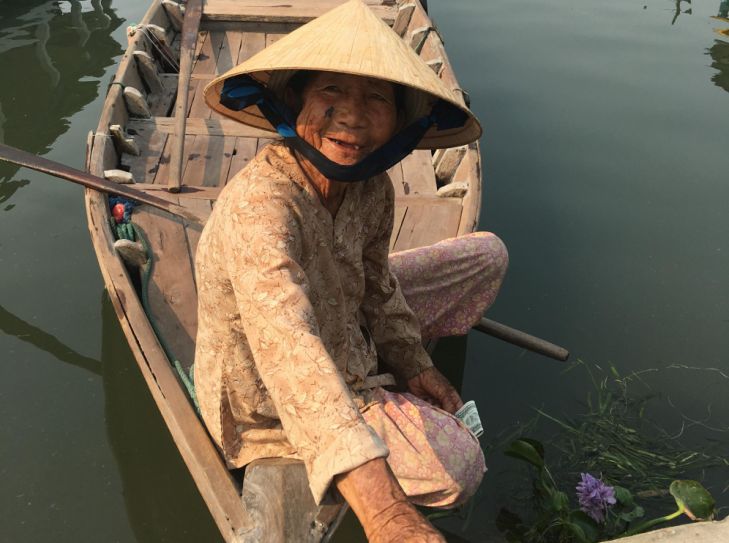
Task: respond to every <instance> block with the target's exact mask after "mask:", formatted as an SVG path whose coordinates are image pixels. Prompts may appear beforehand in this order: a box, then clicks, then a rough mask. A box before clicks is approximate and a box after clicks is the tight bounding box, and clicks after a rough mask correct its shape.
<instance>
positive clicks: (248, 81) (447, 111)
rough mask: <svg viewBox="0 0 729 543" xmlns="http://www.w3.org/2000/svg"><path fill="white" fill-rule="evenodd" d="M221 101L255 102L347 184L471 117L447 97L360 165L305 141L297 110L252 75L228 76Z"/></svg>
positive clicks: (290, 139)
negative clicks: (332, 156)
mask: <svg viewBox="0 0 729 543" xmlns="http://www.w3.org/2000/svg"><path fill="white" fill-rule="evenodd" d="M220 103H221V104H222V105H224V106H225V107H227V108H228V109H231V110H233V111H241V110H243V109H245V108H247V107H249V106H252V105H256V106H258V109H259V110H260V111H261V113H262V114H263V115H264V116H265V117H266V119H267V120H268V122H269V123H271V125H272V126H273V127H275V128H276V132H278V133H279V134H280V135H281V137H282V138H283V139H284V141H285V142H286V143H287V144H288V145H289V146H290V147H291V148H293V149H295V150H296V151H298V152H299V153H301V154H302V155H303V156H304V157H305V158H306V159H307V160H308V161H309V162H311V163H312V164H313V165H314V167H315V168H316V169H317V170H319V171H320V172H321V173H322V175H324V176H325V177H327V178H328V179H333V180H335V181H342V182H345V183H352V182H358V181H366V180H367V179H369V178H371V177H374V176H375V175H378V174H380V173H382V172H384V171H385V170H387V169H389V168H391V167H392V166H394V165H395V164H397V163H398V162H400V161H401V160H402V159H404V158H405V157H406V156H407V155H409V154H410V153H411V152H412V151H413V150H414V149H415V147H416V146H417V145H418V143H420V140H421V139H423V136H424V135H425V133H426V132H427V131H428V130H429V129H430V128H431V127H432V126H433V125H436V126H437V127H438V130H446V129H450V128H459V127H462V126H463V125H464V124H465V123H466V121H467V120H468V116H467V115H466V113H464V112H463V111H461V110H460V109H459V108H457V107H455V106H453V105H452V104H450V103H448V102H446V101H445V100H438V102H436V104H435V105H434V106H433V109H432V110H431V112H430V115H425V116H423V117H421V118H419V119H417V120H416V121H415V122H413V123H411V124H410V125H409V126H407V127H405V128H403V129H402V130H401V131H400V132H398V133H397V134H395V135H394V136H393V137H392V138H390V140H389V141H388V142H387V143H385V144H384V145H382V146H380V147H378V148H377V149H375V150H374V151H372V152H371V153H370V154H369V155H367V156H366V157H365V158H363V159H362V160H360V161H359V162H357V164H352V165H350V166H345V165H342V164H338V163H336V162H333V161H332V160H329V159H328V158H327V157H325V156H324V155H323V154H321V153H320V152H319V151H318V150H317V149H315V148H314V147H312V146H311V145H310V144H309V143H308V142H307V141H305V140H303V139H302V138H301V137H300V136H299V135H298V134H297V133H296V129H295V126H296V118H295V116H294V114H293V112H292V111H291V110H290V109H289V108H288V107H287V106H286V105H285V104H284V103H283V102H282V101H281V100H279V99H278V98H277V97H276V96H275V95H274V94H273V93H272V92H271V91H269V90H268V89H267V88H265V87H264V86H263V85H261V84H260V83H258V82H257V81H256V80H255V79H253V78H252V77H250V76H248V75H239V76H236V77H231V78H229V79H226V80H225V83H224V85H223V90H222V92H221V93H220Z"/></svg>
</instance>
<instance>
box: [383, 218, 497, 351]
mask: <svg viewBox="0 0 729 543" xmlns="http://www.w3.org/2000/svg"><path fill="white" fill-rule="evenodd" d="M508 264H509V256H508V253H507V250H506V247H505V245H504V243H503V242H502V241H501V240H500V239H499V238H498V237H497V236H496V235H494V234H492V233H490V232H474V233H473V234H469V235H466V236H461V237H458V238H450V239H446V240H443V241H440V242H438V243H435V244H433V245H429V246H427V247H419V248H417V249H410V250H408V251H401V252H398V253H393V254H391V255H390V269H391V270H392V272H393V273H394V274H395V276H396V277H397V279H398V281H399V282H400V286H401V288H402V291H403V294H404V295H405V299H406V300H407V303H408V305H409V306H410V308H411V309H412V310H413V312H414V313H415V316H416V317H417V318H418V320H419V322H420V331H421V334H422V336H423V338H436V337H445V336H458V335H463V334H466V333H467V332H468V330H469V329H470V328H471V326H473V325H474V324H475V323H476V322H478V320H479V319H480V318H481V317H482V316H483V313H484V312H485V311H486V309H488V308H489V307H490V306H491V304H492V303H493V302H494V300H495V299H496V295H497V294H498V292H499V288H501V282H502V281H503V279H504V275H505V274H506V268H507V267H508Z"/></svg>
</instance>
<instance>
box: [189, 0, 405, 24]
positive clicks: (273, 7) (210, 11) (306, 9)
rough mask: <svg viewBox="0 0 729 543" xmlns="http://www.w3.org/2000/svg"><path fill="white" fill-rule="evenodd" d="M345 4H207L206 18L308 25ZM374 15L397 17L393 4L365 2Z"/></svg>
mask: <svg viewBox="0 0 729 543" xmlns="http://www.w3.org/2000/svg"><path fill="white" fill-rule="evenodd" d="M343 2H344V0H309V1H306V2H302V1H300V0H297V1H290V2H279V1H277V0H206V2H205V10H204V12H203V18H204V19H205V20H209V21H242V22H243V21H256V22H266V23H306V22H308V21H310V20H312V19H314V18H316V17H318V16H319V15H323V14H324V13H326V12H327V11H330V10H331V9H333V8H335V7H337V6H338V5H340V4H342V3H343ZM365 3H366V4H368V5H369V6H370V8H371V9H372V11H373V12H374V13H375V14H376V15H377V16H378V17H380V18H381V19H383V20H384V21H385V22H387V23H388V24H392V23H393V21H394V20H395V16H396V15H397V10H396V9H395V6H394V2H387V4H388V5H384V4H385V3H384V2H380V1H378V0H365Z"/></svg>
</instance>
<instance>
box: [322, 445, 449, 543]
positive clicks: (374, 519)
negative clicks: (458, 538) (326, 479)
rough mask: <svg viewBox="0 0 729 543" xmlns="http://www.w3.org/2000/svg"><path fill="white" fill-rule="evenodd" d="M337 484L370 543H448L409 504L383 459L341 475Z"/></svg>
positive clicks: (337, 478) (336, 480)
mask: <svg viewBox="0 0 729 543" xmlns="http://www.w3.org/2000/svg"><path fill="white" fill-rule="evenodd" d="M334 481H335V483H336V485H337V489H338V490H339V492H341V494H342V496H344V498H345V499H346V500H347V503H349V505H350V507H351V508H352V510H353V511H354V513H355V514H356V515H357V518H358V519H359V521H360V523H361V524H362V527H363V528H364V531H365V534H366V535H367V540H368V541H369V542H370V543H394V542H396V541H398V542H399V541H407V542H409V543H445V539H444V538H443V536H442V535H441V534H440V533H438V532H437V531H436V529H435V528H433V525H432V524H430V522H428V520H427V519H426V518H425V517H424V516H423V515H421V514H420V513H419V512H418V510H417V509H416V508H415V507H414V506H413V505H412V504H411V503H410V502H409V501H408V499H407V496H405V493H404V492H403V491H402V489H401V488H400V485H399V484H398V482H397V479H395V476H394V475H393V473H392V471H391V470H390V467H389V466H388V465H387V462H385V460H384V459H383V458H377V459H375V460H370V461H369V462H367V463H365V464H362V465H361V466H359V467H357V468H355V469H353V470H352V471H349V472H347V473H344V474H342V475H337V477H336V478H335V479H334Z"/></svg>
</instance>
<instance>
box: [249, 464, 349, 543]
mask: <svg viewBox="0 0 729 543" xmlns="http://www.w3.org/2000/svg"><path fill="white" fill-rule="evenodd" d="M242 499H243V503H244V504H245V506H246V509H247V510H248V513H249V514H250V515H251V517H252V519H253V522H254V524H255V525H256V526H257V527H258V528H257V529H256V531H255V532H253V533H251V534H249V536H248V537H249V539H244V541H245V543H283V542H288V541H291V542H294V541H296V542H297V543H318V542H319V541H321V539H322V537H323V536H324V535H325V533H326V532H327V529H328V527H329V526H330V524H331V523H333V522H335V520H336V518H337V516H338V515H339V513H340V511H341V509H342V508H343V507H344V504H343V503H334V502H330V503H322V505H321V506H317V505H316V504H315V503H314V498H313V496H312V495H311V491H310V490H309V483H308V480H307V477H306V470H305V469H304V464H303V463H302V462H301V461H298V460H292V459H289V458H266V459H263V460H255V461H253V462H251V463H250V464H249V465H248V466H247V467H246V473H245V479H244V481H243V495H242ZM325 500H326V498H325Z"/></svg>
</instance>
